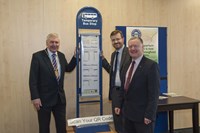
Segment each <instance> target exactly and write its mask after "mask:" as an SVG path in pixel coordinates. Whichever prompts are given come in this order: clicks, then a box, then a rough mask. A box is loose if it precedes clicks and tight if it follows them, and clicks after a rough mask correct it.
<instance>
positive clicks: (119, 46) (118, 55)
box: [102, 30, 130, 133]
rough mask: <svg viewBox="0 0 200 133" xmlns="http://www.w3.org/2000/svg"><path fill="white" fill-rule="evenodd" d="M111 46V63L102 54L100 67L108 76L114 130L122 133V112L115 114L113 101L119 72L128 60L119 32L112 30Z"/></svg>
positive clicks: (118, 81) (116, 94)
mask: <svg viewBox="0 0 200 133" xmlns="http://www.w3.org/2000/svg"><path fill="white" fill-rule="evenodd" d="M110 39H111V43H112V46H113V47H114V48H115V51H114V52H113V53H112V54H111V61H110V63H108V61H107V60H106V59H105V58H104V56H103V54H102V66H103V68H104V69H105V70H106V71H107V72H108V73H109V74H110V84H109V100H112V112H113V120H114V126H115V130H116V131H117V132H118V133H123V119H122V118H123V117H122V112H120V113H119V114H116V113H115V111H114V107H115V105H116V103H115V101H116V100H115V99H116V97H118V91H119V90H120V88H121V80H120V72H121V70H122V68H123V67H124V64H125V63H126V62H127V61H128V60H129V59H130V56H129V53H128V48H127V47H126V46H125V45H124V36H123V34H122V32H121V31H120V30H114V31H112V32H111V34H110Z"/></svg>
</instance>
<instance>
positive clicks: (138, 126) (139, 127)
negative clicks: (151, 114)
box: [124, 118, 155, 133]
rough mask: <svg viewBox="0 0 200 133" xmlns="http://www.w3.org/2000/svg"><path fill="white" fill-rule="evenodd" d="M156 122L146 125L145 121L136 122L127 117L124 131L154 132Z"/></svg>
mask: <svg viewBox="0 0 200 133" xmlns="http://www.w3.org/2000/svg"><path fill="white" fill-rule="evenodd" d="M154 127H155V122H151V123H150V124H148V125H146V124H144V122H134V121H131V120H129V119H127V118H125V123H124V129H125V132H124V133H154Z"/></svg>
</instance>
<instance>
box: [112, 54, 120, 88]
mask: <svg viewBox="0 0 200 133" xmlns="http://www.w3.org/2000/svg"><path fill="white" fill-rule="evenodd" d="M118 54H119V52H118V51H117V52H116V53H115V65H114V72H113V79H112V80H113V84H112V85H113V86H115V79H116V73H117V63H118Z"/></svg>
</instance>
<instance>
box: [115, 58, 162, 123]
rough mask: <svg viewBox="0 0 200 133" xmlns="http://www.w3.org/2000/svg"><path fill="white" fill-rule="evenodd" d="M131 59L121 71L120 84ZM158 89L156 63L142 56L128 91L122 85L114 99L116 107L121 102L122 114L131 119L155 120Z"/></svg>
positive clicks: (123, 79) (158, 79) (158, 81)
mask: <svg viewBox="0 0 200 133" xmlns="http://www.w3.org/2000/svg"><path fill="white" fill-rule="evenodd" d="M130 63H131V60H130V61H129V62H128V63H127V64H126V65H125V67H124V69H123V70H122V72H121V80H122V84H124V83H125V77H126V72H127V70H128V67H129V65H130ZM159 90H160V75H159V67H158V64H157V63H156V62H154V61H152V60H150V59H148V58H146V57H145V56H143V58H142V60H141V62H140V64H139V65H138V67H137V69H136V71H135V73H134V75H133V77H132V80H131V83H130V85H129V88H128V91H127V92H125V91H124V86H123V88H122V90H121V91H120V92H121V93H120V96H119V98H118V99H117V100H118V101H116V102H117V103H118V105H117V107H121V106H122V103H123V108H124V116H125V117H126V118H128V119H130V120H132V121H137V122H143V121H144V118H148V119H150V120H152V121H154V120H155V117H156V110H157V103H158V97H159Z"/></svg>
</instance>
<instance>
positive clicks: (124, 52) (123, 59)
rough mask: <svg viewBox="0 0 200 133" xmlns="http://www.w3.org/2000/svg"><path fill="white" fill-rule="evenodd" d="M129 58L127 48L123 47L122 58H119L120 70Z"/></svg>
mask: <svg viewBox="0 0 200 133" xmlns="http://www.w3.org/2000/svg"><path fill="white" fill-rule="evenodd" d="M128 57H130V56H129V53H128V48H127V47H124V49H123V52H122V57H121V64H120V70H121V69H122V67H123V65H124V64H125V62H126V61H127V60H129V59H127V58H128Z"/></svg>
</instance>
